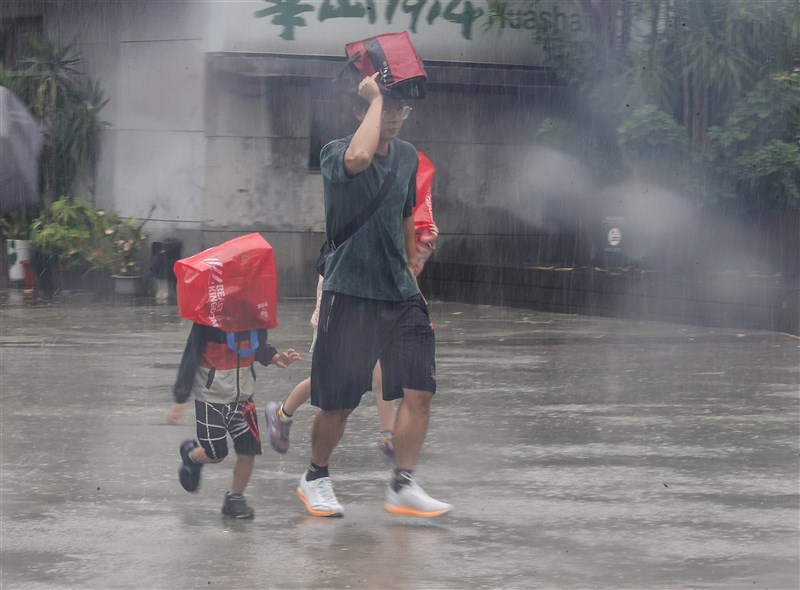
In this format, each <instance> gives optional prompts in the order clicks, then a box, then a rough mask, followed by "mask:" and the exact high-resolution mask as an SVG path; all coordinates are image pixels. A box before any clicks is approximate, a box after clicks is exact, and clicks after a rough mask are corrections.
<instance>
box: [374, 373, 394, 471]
mask: <svg viewBox="0 0 800 590" xmlns="http://www.w3.org/2000/svg"><path fill="white" fill-rule="evenodd" d="M372 381H373V384H374V385H373V389H374V390H375V407H376V408H377V410H378V420H380V423H381V439H380V442H379V443H378V449H379V450H380V452H381V459H383V462H384V463H387V464H389V463H394V442H393V441H392V433H393V432H394V401H391V400H390V401H386V400H385V399H383V373H382V372H381V363H380V361H378V362H377V363H375V370H374V371H373V372H372Z"/></svg>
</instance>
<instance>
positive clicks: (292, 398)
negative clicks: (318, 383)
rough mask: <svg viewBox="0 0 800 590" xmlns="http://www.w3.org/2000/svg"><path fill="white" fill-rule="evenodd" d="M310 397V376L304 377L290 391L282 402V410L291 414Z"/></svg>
mask: <svg viewBox="0 0 800 590" xmlns="http://www.w3.org/2000/svg"><path fill="white" fill-rule="evenodd" d="M310 397H311V377H306V378H305V379H303V380H302V381H301V382H300V383H298V384H297V385H295V388H294V389H292V393H290V394H289V397H287V398H286V401H285V402H283V408H282V410H283V412H284V414H288V415H289V416H291V415H292V414H294V413H295V412H296V411H297V408H299V407H300V406H302V405H303V404H304V403H306V402H307V401H308V398H310Z"/></svg>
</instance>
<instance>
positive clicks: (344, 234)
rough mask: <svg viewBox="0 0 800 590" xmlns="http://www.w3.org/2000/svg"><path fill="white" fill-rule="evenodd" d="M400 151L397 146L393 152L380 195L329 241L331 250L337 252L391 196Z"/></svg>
mask: <svg viewBox="0 0 800 590" xmlns="http://www.w3.org/2000/svg"><path fill="white" fill-rule="evenodd" d="M397 152H398V149H397V146H395V148H394V149H393V150H392V159H391V161H390V164H389V172H388V173H387V174H386V177H385V178H384V179H383V184H382V185H381V189H380V190H379V191H378V194H377V195H375V198H374V199H372V201H370V203H369V205H367V206H366V207H364V209H363V210H362V211H361V212H360V213H359V214H358V215H356V216H355V218H353V219H352V220H351V221H350V223H348V224H347V225H346V226H345V227H344V229H342V230H341V231H340V232H339V233H338V234H336V235H335V236H334V237H333V239H330V240H328V246H329V247H330V249H331V250H336V248H338V247H339V246H341V245H342V243H343V242H344V241H345V240H347V239H348V238H349V237H350V236H352V235H353V234H354V233H356V232H357V231H358V230H359V228H360V227H361V226H362V225H364V223H366V221H367V220H368V219H369V218H370V217H372V214H373V213H375V210H376V209H377V208H378V207H380V204H381V203H382V202H383V200H384V199H385V198H386V195H388V194H389V190H390V189H391V188H392V185H393V184H394V180H395V178H397V158H398V157H399V156H398V155H397Z"/></svg>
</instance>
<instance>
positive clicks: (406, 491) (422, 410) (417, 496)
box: [383, 388, 453, 517]
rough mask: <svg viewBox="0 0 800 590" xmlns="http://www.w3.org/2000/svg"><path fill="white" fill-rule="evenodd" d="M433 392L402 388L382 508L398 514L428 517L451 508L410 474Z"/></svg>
mask: <svg viewBox="0 0 800 590" xmlns="http://www.w3.org/2000/svg"><path fill="white" fill-rule="evenodd" d="M432 399H433V393H431V392H430V391H421V390H418V389H405V388H404V389H403V401H401V402H400V408H399V409H398V411H397V418H396V419H395V424H394V453H395V460H394V465H395V469H394V476H393V477H392V481H391V482H390V483H389V486H388V487H387V489H386V500H385V501H384V504H383V508H384V510H386V512H388V513H390V514H395V515H398V516H421V517H431V516H439V515H442V514H446V513H447V512H450V510H452V508H453V507H452V506H451V505H450V504H445V503H444V502H440V501H439V500H436V499H435V498H431V497H430V496H429V495H428V494H427V493H426V492H425V490H423V489H422V488H421V487H420V486H419V484H417V483H416V481H415V480H414V476H413V471H414V467H416V465H417V461H418V459H419V455H420V452H421V450H422V444H423V443H424V442H425V435H426V434H427V433H428V423H429V422H430V410H431V400H432Z"/></svg>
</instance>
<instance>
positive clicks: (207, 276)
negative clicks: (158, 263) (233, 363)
mask: <svg viewBox="0 0 800 590" xmlns="http://www.w3.org/2000/svg"><path fill="white" fill-rule="evenodd" d="M174 271H175V276H176V277H177V278H178V283H177V291H178V315H180V316H181V317H182V318H186V319H187V320H192V321H193V322H197V323H198V324H203V325H206V326H212V327H214V328H219V329H220V330H223V331H225V332H242V331H244V330H251V329H254V328H274V327H276V326H277V325H278V274H277V271H276V269H275V254H274V252H273V251H272V246H270V245H269V243H268V242H267V241H266V240H265V239H264V238H263V237H261V235H260V234H257V233H252V234H247V235H245V236H240V237H238V238H234V239H232V240H229V241H227V242H224V243H222V244H220V245H219V246H214V247H213V248H209V249H208V250H203V251H202V252H200V253H198V254H195V255H194V256H190V257H189V258H183V259H182V260H178V261H177V262H176V263H175V267H174Z"/></svg>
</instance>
